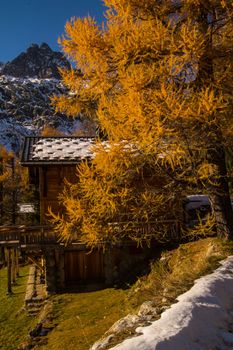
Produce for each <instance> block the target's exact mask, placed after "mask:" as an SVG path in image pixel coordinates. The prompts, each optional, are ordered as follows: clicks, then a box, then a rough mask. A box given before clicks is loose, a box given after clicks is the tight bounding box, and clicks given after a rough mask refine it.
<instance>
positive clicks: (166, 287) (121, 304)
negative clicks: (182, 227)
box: [39, 238, 233, 350]
mask: <svg viewBox="0 0 233 350" xmlns="http://www.w3.org/2000/svg"><path fill="white" fill-rule="evenodd" d="M232 251H233V249H232V246H231V245H229V244H228V245H226V246H225V245H224V244H223V243H222V242H221V241H219V240H218V239H215V238H208V239H203V240H200V241H197V242H193V243H188V244H184V245H181V246H180V247H179V248H178V249H174V250H173V251H168V252H164V254H163V259H162V261H159V262H155V263H153V264H152V265H151V272H150V274H149V275H148V276H144V277H142V278H140V279H139V280H138V281H137V283H136V284H135V285H134V286H132V287H131V288H129V289H127V290H120V289H106V290H102V291H98V292H92V293H82V294H64V295H59V296H54V297H53V301H54V316H55V321H56V323H58V326H57V327H56V328H54V330H53V331H52V332H51V333H49V336H48V344H47V345H45V346H42V347H40V348H39V349H40V350H64V349H69V350H77V349H78V350H87V349H89V347H90V345H92V344H93V342H94V341H96V340H97V339H99V338H100V337H101V336H102V335H103V333H104V332H105V331H106V330H107V329H108V328H109V327H110V326H111V325H112V324H113V323H114V322H115V321H117V320H118V319H119V318H121V317H123V316H124V315H126V314H128V313H129V312H131V313H132V312H136V311H137V310H138V307H139V306H140V305H141V303H143V302H144V301H147V300H154V301H155V302H156V305H158V307H161V309H162V308H163V307H164V306H165V307H166V306H168V305H170V304H171V303H173V302H174V301H175V299H176V297H177V296H178V295H179V294H181V293H183V292H184V291H186V290H188V289H189V288H190V286H191V285H192V284H193V281H194V280H195V279H196V278H198V277H200V276H201V275H203V274H207V273H209V272H211V271H212V270H213V269H215V268H216V267H217V266H218V261H219V260H221V259H224V258H225V257H226V256H228V255H229V254H231V253H232ZM126 336H128V334H123V335H119V339H118V340H121V339H122V338H124V337H126ZM112 345H113V344H111V346H112Z"/></svg>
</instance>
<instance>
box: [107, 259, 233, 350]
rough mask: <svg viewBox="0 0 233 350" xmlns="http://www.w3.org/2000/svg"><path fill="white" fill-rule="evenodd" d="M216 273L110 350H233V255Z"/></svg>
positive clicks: (199, 281) (203, 279)
mask: <svg viewBox="0 0 233 350" xmlns="http://www.w3.org/2000/svg"><path fill="white" fill-rule="evenodd" d="M221 265H222V266H220V267H219V268H218V269H217V270H216V271H215V272H214V273H212V274H210V275H207V276H204V277H202V278H200V279H198V280H197V281H196V282H195V284H194V286H193V287H192V288H191V289H190V290H189V291H188V292H186V293H184V294H182V295H180V296H179V297H178V298H177V300H178V302H177V303H176V304H173V305H172V306H171V308H170V309H168V310H166V311H165V312H163V313H162V315H161V318H160V319H159V320H157V321H154V322H152V324H151V325H150V326H147V327H138V328H137V330H136V331H137V333H138V334H139V335H138V336H137V337H134V338H131V339H127V340H125V341H124V342H123V343H121V344H119V345H117V346H115V347H113V348H111V350H113V349H114V350H230V349H233V334H232V333H231V330H232V329H233V312H232V310H233V256H231V257H228V258H227V259H226V260H225V261H223V262H222V263H221Z"/></svg>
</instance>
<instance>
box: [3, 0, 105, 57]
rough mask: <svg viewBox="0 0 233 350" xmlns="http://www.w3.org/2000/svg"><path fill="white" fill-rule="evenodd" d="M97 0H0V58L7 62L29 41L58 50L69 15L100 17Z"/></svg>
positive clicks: (27, 44)
mask: <svg viewBox="0 0 233 350" xmlns="http://www.w3.org/2000/svg"><path fill="white" fill-rule="evenodd" d="M103 12H104V6H103V3H102V1H101V0H83V1H82V0H0V47H1V51H0V61H2V62H7V61H9V60H12V59H13V58H15V57H16V56H17V55H18V54H20V53H21V52H22V51H25V50H26V49H27V48H28V47H29V46H30V45H31V44H32V43H36V44H41V43H42V42H46V43H47V44H49V46H50V47H51V48H52V49H55V50H59V46H58V44H57V40H58V37H59V36H61V35H62V34H63V33H64V26H65V23H66V22H67V20H69V19H70V18H71V17H74V16H75V17H85V16H87V15H91V16H93V17H95V19H96V20H97V21H98V22H101V21H102V20H103V15H102V14H103Z"/></svg>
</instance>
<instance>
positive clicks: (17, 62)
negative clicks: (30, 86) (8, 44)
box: [1, 43, 70, 79]
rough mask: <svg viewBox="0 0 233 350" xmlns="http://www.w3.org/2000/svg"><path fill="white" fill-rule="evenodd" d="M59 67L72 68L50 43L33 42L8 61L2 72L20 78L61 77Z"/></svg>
mask: <svg viewBox="0 0 233 350" xmlns="http://www.w3.org/2000/svg"><path fill="white" fill-rule="evenodd" d="M59 67H62V68H70V64H69V62H68V61H67V59H66V58H65V56H64V55H63V54H62V53H61V52H56V51H53V50H51V48H50V47H49V46H48V44H46V43H43V44H42V45H41V46H39V45H37V44H32V45H31V46H30V47H29V48H28V49H27V51H26V52H22V53H21V54H20V55H19V56H17V57H16V58H15V59H13V60H12V61H10V62H8V63H6V64H5V65H4V66H3V67H2V69H1V74H4V75H10V76H12V77H17V78H18V77H20V78H27V77H29V78H42V79H51V78H55V79H60V73H59Z"/></svg>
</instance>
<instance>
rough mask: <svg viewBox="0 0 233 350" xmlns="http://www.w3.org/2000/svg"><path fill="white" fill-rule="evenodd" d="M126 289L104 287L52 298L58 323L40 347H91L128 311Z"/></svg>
mask: <svg viewBox="0 0 233 350" xmlns="http://www.w3.org/2000/svg"><path fill="white" fill-rule="evenodd" d="M127 293H128V292H127V291H125V290H121V289H111V288H108V289H104V290H101V291H95V292H88V293H80V294H75V293H70V294H62V295H57V296H54V297H52V300H53V305H54V306H53V316H54V317H55V322H58V326H57V327H56V328H55V329H54V330H53V331H52V332H51V333H50V334H49V337H48V340H49V341H48V344H47V345H45V346H42V347H40V349H41V350H64V349H69V350H77V349H78V350H82V349H89V347H90V346H91V345H92V344H93V342H94V341H95V340H97V339H99V337H100V336H101V335H102V334H103V333H104V332H105V331H106V330H107V329H108V328H109V326H110V325H111V324H112V323H114V322H115V321H116V320H118V319H119V318H121V317H123V316H124V315H125V313H126V312H127V310H126V303H125V300H126V295H127Z"/></svg>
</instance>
